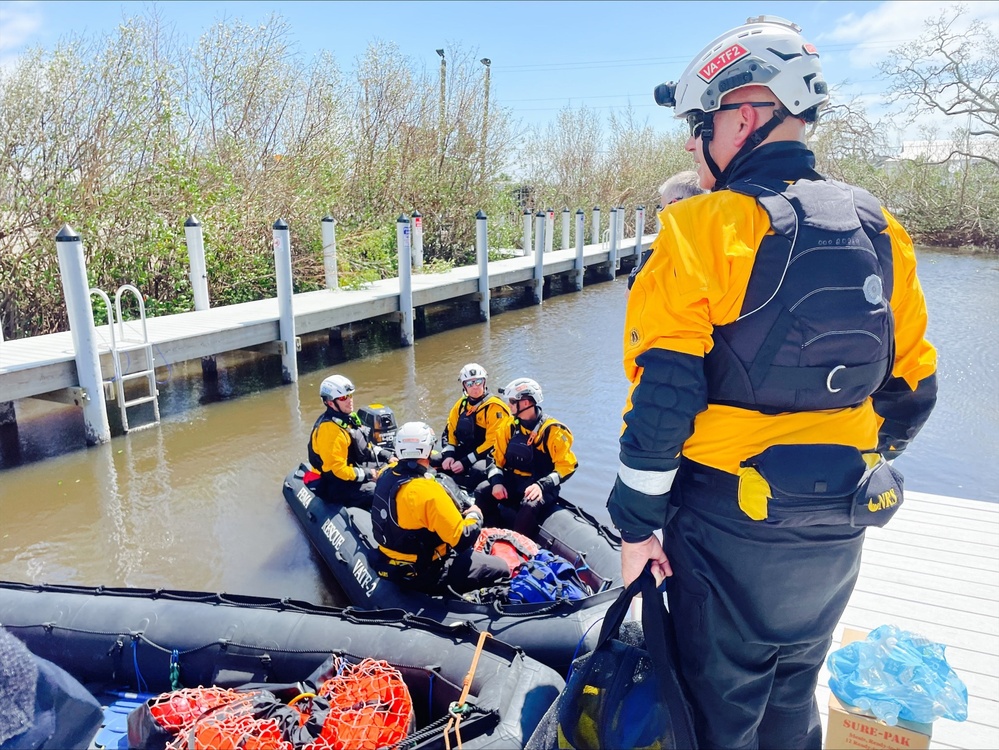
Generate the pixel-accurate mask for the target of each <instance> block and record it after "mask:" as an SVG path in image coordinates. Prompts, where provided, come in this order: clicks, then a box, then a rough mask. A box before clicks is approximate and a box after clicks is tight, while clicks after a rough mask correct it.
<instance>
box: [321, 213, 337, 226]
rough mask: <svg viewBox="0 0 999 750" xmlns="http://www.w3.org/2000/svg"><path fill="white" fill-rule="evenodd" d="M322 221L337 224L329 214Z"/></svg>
mask: <svg viewBox="0 0 999 750" xmlns="http://www.w3.org/2000/svg"><path fill="white" fill-rule="evenodd" d="M322 221H327V222H333V223H334V224H336V219H334V218H333V217H332V216H330V215H329V214H326V215H325V216H324V217H323V218H322Z"/></svg>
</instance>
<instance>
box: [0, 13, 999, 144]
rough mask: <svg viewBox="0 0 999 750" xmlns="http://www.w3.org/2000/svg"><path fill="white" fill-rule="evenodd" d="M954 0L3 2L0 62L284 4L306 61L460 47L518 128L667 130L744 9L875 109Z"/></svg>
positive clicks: (184, 29)
mask: <svg viewBox="0 0 999 750" xmlns="http://www.w3.org/2000/svg"><path fill="white" fill-rule="evenodd" d="M945 5H947V3H937V2H912V1H902V0H888V1H887V2H840V1H837V2H827V1H820V2H762V3H761V2H703V1H702V2H599V1H597V2H486V1H483V2H463V1H460V0H456V1H454V2H377V1H375V0H372V1H370V2H160V3H157V4H155V5H154V4H151V3H147V2H86V1H76V2H61V1H59V2H57V1H52V2H11V1H9V0H0V68H2V67H8V66H10V65H11V64H12V63H13V61H15V60H16V58H17V55H18V54H19V53H20V52H22V51H23V50H25V49H26V48H28V47H31V46H41V47H43V48H51V47H53V46H54V45H55V44H56V43H57V42H58V41H59V40H60V39H62V38H65V37H66V36H67V35H69V34H71V33H74V32H75V33H80V34H85V35H87V36H90V35H92V34H101V33H109V32H112V31H113V30H114V29H115V27H116V26H117V24H118V23H119V22H120V21H121V19H122V18H123V17H124V16H129V15H137V14H141V13H143V12H145V11H146V10H148V9H150V8H153V7H155V9H156V10H157V11H158V12H159V13H160V15H161V16H162V17H163V18H164V19H165V20H166V21H167V22H168V23H172V24H175V27H176V30H177V32H178V33H179V34H180V35H181V36H182V37H187V38H188V39H190V40H191V41H192V42H193V41H194V40H195V39H197V37H198V36H199V35H200V34H201V33H202V32H203V31H204V30H205V29H207V28H208V27H209V26H211V25H212V23H214V22H215V21H218V20H220V19H223V18H230V19H234V18H238V19H240V20H242V21H244V22H247V23H261V22H263V21H265V20H266V19H267V18H268V17H269V16H270V15H271V13H274V12H277V13H279V14H281V15H282V16H284V17H285V18H286V19H287V20H288V21H289V23H290V25H291V28H292V30H293V33H294V36H295V38H296V40H297V43H298V45H299V51H300V53H301V54H302V55H303V56H304V57H305V58H306V59H308V58H309V57H311V56H313V55H315V54H316V53H317V52H318V51H319V50H321V49H328V50H330V51H331V52H332V53H333V54H334V56H335V57H336V59H337V60H338V61H339V63H340V64H341V66H342V67H344V68H349V67H350V65H351V64H352V62H353V60H354V59H355V57H357V56H358V55H359V54H361V53H362V52H363V51H364V49H365V47H366V46H367V45H368V44H369V43H370V42H372V41H375V40H382V41H392V42H395V43H396V44H398V46H399V47H400V49H401V50H402V52H403V53H404V54H406V55H407V56H408V57H409V58H410V59H411V60H413V62H414V63H415V64H416V65H417V66H420V65H426V66H428V68H432V69H436V67H437V65H438V62H439V61H438V58H437V55H436V54H435V52H434V50H435V49H437V48H439V47H443V48H445V49H447V48H448V47H449V46H452V45H453V46H460V47H463V48H465V49H471V50H477V53H476V56H482V57H488V58H490V59H491V60H492V76H491V98H492V101H493V102H495V103H496V104H499V105H502V106H504V107H507V108H509V109H510V110H511V111H512V113H513V115H514V117H515V118H517V119H519V120H521V121H522V122H523V123H524V124H536V123H546V122H549V121H551V120H553V119H554V118H555V116H556V114H557V112H558V110H559V109H561V108H562V107H564V106H566V105H567V104H571V105H573V106H579V105H581V104H585V105H586V106H587V107H588V108H591V109H593V110H594V111H596V112H598V113H601V114H604V113H607V112H610V111H612V110H620V109H621V108H624V107H626V106H628V105H629V104H630V105H631V106H632V107H634V110H635V112H636V114H638V115H639V116H640V117H642V118H645V117H648V118H649V121H650V122H653V123H655V124H657V125H659V124H662V125H663V126H667V125H668V124H671V123H669V113H668V112H667V111H665V110H661V109H659V108H657V107H656V106H655V104H654V103H653V102H652V97H651V92H652V89H653V87H654V86H655V85H656V84H657V83H660V82H662V81H665V80H670V79H673V78H676V77H677V75H678V74H679V73H680V72H681V71H682V70H683V68H684V66H685V64H686V62H687V61H689V60H690V58H692V57H693V56H694V55H695V54H696V53H697V52H698V51H699V50H700V49H701V47H702V46H704V45H705V44H707V43H708V42H709V41H710V40H711V39H712V38H714V37H715V36H716V35H717V34H719V33H721V32H722V31H724V30H725V29H727V28H730V27H733V26H736V25H738V24H739V23H741V22H743V21H744V20H745V19H746V18H747V17H748V16H750V15H758V14H760V13H770V14H775V15H780V16H783V17H785V18H789V19H791V20H793V21H795V22H796V23H798V24H799V25H800V26H801V27H802V28H803V30H804V33H805V36H806V37H807V38H808V39H809V40H810V41H812V42H813V43H815V44H816V45H817V46H818V47H819V50H820V52H821V53H822V60H823V64H824V67H825V71H826V78H827V80H828V81H829V82H830V84H831V85H833V86H839V95H840V96H847V97H853V96H859V97H861V98H862V99H863V101H864V102H865V103H866V104H867V105H868V106H869V107H870V108H871V110H872V111H873V112H875V113H878V110H879V108H880V107H881V99H882V97H881V92H882V91H883V89H884V81H883V80H882V79H881V77H880V75H879V73H878V71H877V68H876V63H877V61H878V60H879V59H881V58H883V57H884V56H885V55H886V54H887V52H888V51H889V50H891V49H892V48H894V47H897V46H899V45H902V44H905V43H906V42H907V41H910V40H912V39H914V38H915V37H917V36H918V35H919V34H920V32H921V31H922V28H923V21H924V19H925V18H927V17H928V16H931V15H935V14H936V13H937V12H938V11H939V9H940V8H942V7H944V6H945ZM969 9H970V15H971V16H974V17H978V18H983V19H986V20H987V22H989V23H990V25H992V27H993V28H994V29H996V30H997V32H999V2H995V1H992V2H985V1H979V2H972V3H970V4H969Z"/></svg>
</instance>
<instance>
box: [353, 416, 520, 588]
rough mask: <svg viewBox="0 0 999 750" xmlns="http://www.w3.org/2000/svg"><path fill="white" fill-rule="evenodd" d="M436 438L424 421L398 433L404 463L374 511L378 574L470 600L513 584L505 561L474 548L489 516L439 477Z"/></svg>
mask: <svg viewBox="0 0 999 750" xmlns="http://www.w3.org/2000/svg"><path fill="white" fill-rule="evenodd" d="M435 440H436V435H434V431H433V430H432V429H431V428H430V426H429V425H427V424H426V423H424V422H407V423H406V424H404V425H402V427H400V428H399V430H398V431H397V432H396V434H395V455H396V458H397V459H398V463H396V464H394V465H392V466H391V467H389V468H388V469H387V470H386V471H385V472H383V473H382V475H381V476H380V477H379V478H378V483H377V484H376V486H375V497H374V502H373V504H372V507H371V522H372V525H373V527H374V533H375V541H377V542H378V549H379V551H380V552H381V555H379V556H378V557H379V562H378V563H376V564H377V566H378V575H380V576H381V577H382V578H387V579H389V580H392V581H397V582H400V583H405V584H408V585H411V586H413V587H414V588H417V589H420V590H422V591H426V592H428V593H446V592H447V591H448V589H451V590H452V591H454V592H456V593H458V594H463V593H466V592H468V591H474V590H476V589H480V588H484V587H487V586H492V585H494V584H497V583H502V582H503V581H507V580H509V578H510V568H509V567H508V566H507V564H506V563H505V562H504V561H503V560H502V559H501V558H499V557H496V556H495V555H487V554H485V553H483V552H476V551H475V550H474V545H475V542H476V541H477V540H478V538H479V531H480V530H481V528H482V512H481V511H480V510H479V508H478V507H477V506H475V505H472V504H470V502H469V500H468V496H467V495H465V493H464V492H462V491H461V489H459V488H458V486H457V485H456V484H455V483H454V482H453V481H452V480H451V479H450V478H449V477H435V476H434V474H433V473H432V471H431V469H430V453H431V451H432V450H433V447H434V442H435Z"/></svg>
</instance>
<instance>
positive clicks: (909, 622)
mask: <svg viewBox="0 0 999 750" xmlns="http://www.w3.org/2000/svg"><path fill="white" fill-rule="evenodd" d="M887 624H892V625H897V626H898V627H900V628H902V629H904V630H909V631H911V632H914V633H918V634H920V635H924V636H926V637H927V638H929V639H930V640H933V641H937V642H939V643H942V644H945V645H946V647H947V649H946V656H947V661H948V663H949V664H950V665H951V666H952V667H953V668H954V670H955V671H956V672H957V674H958V676H959V677H960V678H961V679H962V680H963V681H964V683H965V685H966V686H967V687H968V719H967V721H964V722H955V721H950V720H948V719H938V720H937V721H935V722H934V723H933V736H932V740H931V742H930V747H931V748H996V747H999V505H996V504H995V503H990V502H986V501H981V500H963V499H960V498H954V497H944V496H940V495H929V494H925V493H922V492H913V491H910V490H906V493H905V505H904V506H903V507H902V509H901V510H900V511H899V513H898V515H896V516H895V518H894V519H893V520H892V522H891V523H890V524H888V526H887V527H885V528H883V529H877V528H872V529H870V530H868V532H867V540H866V542H865V544H864V559H863V565H862V566H861V571H860V581H859V582H858V584H857V588H856V590H855V591H854V593H853V597H852V598H851V599H850V606H849V607H847V610H846V613H845V614H844V616H843V620H842V621H841V623H840V626H839V627H838V628H837V630H836V633H835V639H836V646H834V648H835V647H837V646H838V644H839V640H840V638H841V636H842V631H843V628H844V627H852V628H856V629H858V630H864V631H868V630H873V629H874V628H876V627H878V626H879V625H887ZM818 699H819V709H820V711H821V713H822V720H823V727H824V725H825V722H826V720H827V718H828V704H829V673H828V671H827V670H826V669H825V668H823V673H822V676H821V677H820V680H819V691H818ZM823 736H825V735H824V734H823Z"/></svg>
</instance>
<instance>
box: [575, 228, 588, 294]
mask: <svg viewBox="0 0 999 750" xmlns="http://www.w3.org/2000/svg"><path fill="white" fill-rule="evenodd" d="M585 230H586V214H585V213H583V209H579V210H578V211H576V291H577V292H581V291H582V290H583V273H584V270H585V269H586V261H585V260H584V259H583V240H584V237H583V232H584V231H585Z"/></svg>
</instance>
